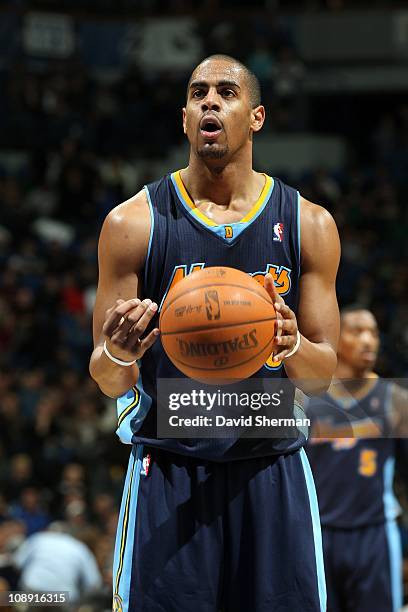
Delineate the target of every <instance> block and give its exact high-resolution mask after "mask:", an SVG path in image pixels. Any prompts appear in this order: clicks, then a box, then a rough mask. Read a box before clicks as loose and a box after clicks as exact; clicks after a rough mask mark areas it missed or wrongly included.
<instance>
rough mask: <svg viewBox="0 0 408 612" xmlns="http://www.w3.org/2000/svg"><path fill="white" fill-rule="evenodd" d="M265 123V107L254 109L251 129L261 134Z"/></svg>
mask: <svg viewBox="0 0 408 612" xmlns="http://www.w3.org/2000/svg"><path fill="white" fill-rule="evenodd" d="M264 122H265V107H264V106H262V105H259V106H256V107H255V108H253V109H252V121H251V129H252V131H253V132H259V130H260V129H261V128H262V126H263V124H264Z"/></svg>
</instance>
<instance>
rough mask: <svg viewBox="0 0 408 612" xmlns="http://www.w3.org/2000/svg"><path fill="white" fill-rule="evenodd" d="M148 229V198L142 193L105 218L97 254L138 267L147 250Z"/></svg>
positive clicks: (119, 206)
mask: <svg viewBox="0 0 408 612" xmlns="http://www.w3.org/2000/svg"><path fill="white" fill-rule="evenodd" d="M150 228H151V217H150V210H149V205H148V202H147V196H146V193H145V191H144V190H141V191H139V192H138V193H137V194H136V195H134V196H132V197H131V198H129V199H128V200H126V201H125V202H122V203H121V204H118V206H116V207H115V208H113V209H112V210H111V211H110V212H109V214H108V215H107V216H106V218H105V221H104V223H103V226H102V230H101V235H100V238H99V253H100V254H103V253H104V252H106V254H109V257H111V258H112V259H113V260H115V261H121V262H123V261H128V262H131V265H136V267H140V266H141V265H142V263H143V261H144V258H145V256H146V253H147V250H148V244H149V237H150ZM135 262H136V263H135Z"/></svg>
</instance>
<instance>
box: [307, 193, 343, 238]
mask: <svg viewBox="0 0 408 612" xmlns="http://www.w3.org/2000/svg"><path fill="white" fill-rule="evenodd" d="M300 217H301V223H302V226H303V227H304V226H305V225H306V227H308V226H310V227H313V228H314V230H315V231H319V230H321V231H326V230H330V229H332V230H335V229H336V222H335V221H334V219H333V216H332V215H331V214H330V213H329V211H328V210H327V209H326V208H324V206H321V205H320V204H314V203H313V202H310V200H307V199H306V198H304V197H303V196H300Z"/></svg>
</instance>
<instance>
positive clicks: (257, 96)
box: [187, 53, 261, 108]
mask: <svg viewBox="0 0 408 612" xmlns="http://www.w3.org/2000/svg"><path fill="white" fill-rule="evenodd" d="M211 61H221V62H226V63H229V64H233V65H234V66H236V67H237V68H239V69H240V70H241V71H242V72H243V74H244V77H245V81H246V84H247V87H248V93H249V99H250V103H251V107H252V108H256V107H257V106H259V105H260V104H261V86H260V83H259V80H258V78H257V76H256V75H255V74H254V73H253V72H252V71H251V70H249V68H247V66H245V64H243V63H242V62H240V61H239V60H237V59H235V58H234V57H231V56H230V55H223V54H222V53H217V54H215V55H209V56H208V57H206V58H205V59H203V61H202V62H200V63H199V64H198V65H197V66H196V67H195V68H194V70H193V72H192V74H191V77H190V79H189V81H188V85H187V92H188V90H189V88H190V83H191V81H192V80H193V78H194V76H195V73H196V71H197V69H198V68H199V67H200V66H202V65H203V64H205V63H206V62H211Z"/></svg>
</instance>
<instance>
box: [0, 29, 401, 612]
mask: <svg viewBox="0 0 408 612" xmlns="http://www.w3.org/2000/svg"><path fill="white" fill-rule="evenodd" d="M275 34H276V35H275V36H274V37H272V38H271V39H270V40H269V39H268V38H267V37H266V36H264V37H263V36H262V35H261V36H259V37H256V42H254V43H253V44H252V46H249V47H248V48H246V49H245V45H244V47H241V46H240V41H241V39H240V37H239V35H238V34H237V31H235V30H234V29H233V28H232V27H231V26H230V25H228V24H227V23H226V24H223V23H219V24H218V25H217V27H214V28H213V29H212V30H211V31H210V35H207V38H206V43H205V45H204V47H205V49H206V52H207V53H210V52H213V51H215V50H216V51H221V52H227V53H230V54H233V55H237V56H238V57H240V59H242V60H244V61H246V62H247V63H248V65H249V66H250V68H251V69H252V70H253V71H254V72H256V74H257V75H258V76H259V78H260V80H261V82H262V86H263V91H264V99H265V104H266V106H267V108H268V115H269V119H268V123H267V125H266V126H265V129H266V130H270V131H279V132H281V133H285V132H288V131H291V132H293V131H297V130H301V129H308V130H309V131H313V130H320V131H324V127H322V125H324V113H325V109H324V108H323V109H321V112H319V115H318V117H317V116H316V115H315V114H314V113H313V100H311V99H310V98H307V96H306V94H305V93H304V91H303V89H302V83H303V82H304V79H306V78H307V66H305V65H304V64H303V63H302V62H301V60H300V59H299V58H298V57H297V55H296V51H295V47H294V46H293V44H292V42H291V41H290V37H288V36H287V34H286V33H285V32H284V31H276V32H275ZM271 41H272V42H271ZM243 49H245V52H244V51H243ZM0 76H1V81H2V85H3V86H2V88H1V90H0V262H1V266H0V591H1V589H7V588H9V589H16V588H18V587H19V585H20V586H21V581H22V580H23V581H24V580H25V581H27V580H29V578H27V576H25V577H24V575H21V576H20V571H19V567H20V566H21V567H22V566H23V563H22V561H21V559H23V558H24V549H23V548H22V546H23V545H27V543H29V542H30V541H32V540H30V538H32V537H35V536H36V535H39V534H40V533H41V534H45V535H48V537H51V538H58V537H59V538H63V539H61V540H60V542H61V544H60V546H61V548H60V550H61V551H64V550H67V551H71V552H70V553H69V554H71V555H72V554H74V553H73V552H72V550H71V548H70V547H71V544H72V542H71V540H69V538H74V539H75V541H76V542H78V543H82V544H81V546H83V548H82V549H81V550H79V549H78V554H79V555H82V556H83V555H85V556H86V555H91V556H92V558H93V559H94V560H95V561H96V564H95V568H94V571H91V570H90V572H91V573H90V574H89V573H88V575H87V576H85V574H84V576H83V577H82V578H83V584H84V585H88V586H87V589H84V590H88V591H89V597H90V598H91V599H92V591H93V590H95V589H96V591H97V593H98V595H95V597H97V598H100V599H97V600H95V601H96V603H94V604H93V605H94V606H95V607H94V609H95V610H98V611H99V612H100V611H101V610H103V609H105V608H106V609H109V606H110V603H111V602H110V581H111V565H112V556H113V543H114V533H115V528H116V523H117V515H118V506H119V502H120V495H121V490H122V480H123V475H124V469H125V466H126V462H127V455H128V450H129V449H128V448H126V447H123V446H122V445H121V444H120V443H119V441H118V440H117V439H116V437H115V435H114V431H115V424H116V412H115V406H114V404H113V402H112V401H111V400H109V399H107V398H104V397H102V396H101V394H100V393H99V391H98V389H97V388H96V386H95V384H94V383H93V381H92V380H91V379H90V378H89V375H88V360H89V356H90V352H91V346H92V329H91V315H92V307H93V301H94V296H95V290H96V283H97V237H98V233H99V230H100V227H101V223H102V221H103V219H104V217H105V215H106V214H107V213H108V212H109V210H111V208H112V207H113V206H115V205H116V204H117V203H119V202H120V201H122V200H124V199H126V198H127V197H129V196H130V195H132V194H134V193H135V192H136V191H137V190H138V189H139V188H140V187H141V186H142V185H143V184H144V183H145V182H147V181H149V180H153V179H155V178H156V177H155V176H154V172H153V170H152V168H153V167H154V161H155V160H156V158H160V159H163V158H164V157H165V156H166V155H168V154H169V153H170V152H171V150H172V148H173V147H174V146H176V145H178V144H180V143H181V142H182V141H183V134H182V130H181V125H180V116H181V115H180V107H181V106H182V104H183V100H184V95H185V85H186V82H185V81H186V76H187V75H182V76H180V74H178V73H174V74H172V73H171V72H169V73H166V74H160V75H157V76H156V77H155V76H154V75H152V74H144V73H143V72H142V71H140V70H137V69H134V70H129V71H128V72H126V73H125V74H123V75H122V76H121V78H119V79H116V80H115V81H114V82H104V81H101V80H98V79H96V78H95V77H94V76H93V75H91V74H89V73H88V72H87V71H86V70H85V69H84V67H83V66H82V65H81V63H80V62H79V61H75V62H72V61H70V62H66V63H50V64H48V65H47V66H46V67H44V66H42V67H41V70H39V69H38V67H35V66H34V67H33V66H30V65H29V64H28V63H26V62H24V61H23V60H21V61H19V62H13V64H12V65H9V66H4V67H3V70H2V72H1V75H0ZM368 102H369V100H368V99H367V103H368ZM336 103H337V101H336V98H335V97H334V98H332V100H331V103H330V109H328V110H327V113H328V114H327V120H328V123H330V121H329V119H330V116H331V115H330V114H329V113H330V112H331V109H332V107H333V106H336ZM338 104H339V106H340V105H341V104H342V102H341V101H340V100H339V101H338ZM370 104H371V108H370V123H369V125H367V126H366V129H365V130H364V133H362V131H361V130H360V132H359V130H358V129H357V127H358V124H359V122H360V118H361V117H360V115H358V113H360V112H361V111H358V110H357V109H356V113H357V115H358V116H357V118H356V119H355V126H356V130H352V129H350V124H349V123H347V122H345V123H344V124H343V125H342V124H341V122H340V123H339V124H338V126H337V129H338V132H339V134H340V135H341V136H343V137H344V138H345V139H346V141H347V143H348V151H349V153H348V160H347V164H346V165H345V167H342V168H338V169H337V170H336V171H335V172H329V171H328V170H327V169H326V168H324V167H320V168H315V169H314V170H313V171H310V172H308V173H304V174H303V175H301V176H281V177H280V178H283V179H284V180H285V179H286V180H287V181H288V182H290V183H291V184H292V185H293V186H295V187H296V188H298V189H299V190H300V191H301V193H302V195H303V196H305V197H307V198H308V199H310V200H312V201H314V202H317V203H320V204H323V205H324V206H326V207H327V208H328V209H329V210H330V211H331V212H332V214H333V215H334V217H335V218H336V221H337V224H338V226H339V230H340V235H341V240H342V250H343V256H342V264H341V269H340V274H339V282H338V293H339V298H340V302H341V303H342V304H348V303H354V302H359V303H361V304H363V305H366V306H368V307H370V308H373V310H374V312H375V314H376V316H377V318H378V321H379V327H380V330H381V339H382V351H381V357H380V362H379V368H378V370H379V373H380V374H382V375H384V376H392V377H394V378H395V377H406V376H407V375H408V310H407V308H406V303H407V291H408V269H407V267H406V265H404V258H405V257H406V256H407V254H408V253H407V251H408V247H407V241H406V235H407V230H408V215H407V207H406V205H405V197H406V193H407V182H408V178H407V177H408V106H407V105H404V103H403V102H398V103H396V104H395V105H391V106H390V107H389V108H388V109H387V111H386V112H385V111H384V109H383V108H382V107H381V106H380V105H378V108H376V107H375V102H372V101H370ZM350 112H351V113H353V108H351V111H350ZM332 131H333V127H332ZM10 152H13V154H12V155H11V154H10ZM294 154H295V152H294ZM172 169H176V168H171V167H169V171H170V170H172ZM276 169H277V168H276V163H275V162H274V160H273V159H271V160H270V167H268V168H260V170H265V171H266V172H269V173H270V174H272V175H273V174H274V173H275V172H276ZM44 530H45V531H44ZM64 538H65V539H64ZM67 538H68V539H67ZM49 541H51V540H49ZM55 541H57V540H55ZM44 545H45V546H47V542H45V543H44ZM15 553H17V554H15ZM61 554H62V553H61ZM67 554H68V553H67ZM71 558H72V557H71ZM19 559H20V561H21V563H20V566H19V563H18V560H19ZM91 565H92V564H91ZM88 566H89V563H88ZM38 571H40V570H38ZM101 585H103V586H101ZM88 587H89V588H88ZM82 595H83V596H85V593H83V594H82ZM91 599H90V600H89V601H91ZM90 605H91V604H90ZM90 609H93V608H90Z"/></svg>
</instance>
